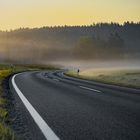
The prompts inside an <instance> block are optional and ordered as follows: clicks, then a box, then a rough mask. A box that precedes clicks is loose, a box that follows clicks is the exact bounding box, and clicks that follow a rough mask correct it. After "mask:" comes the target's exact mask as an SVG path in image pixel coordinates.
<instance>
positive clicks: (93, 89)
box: [79, 86, 101, 93]
mask: <svg viewBox="0 0 140 140" xmlns="http://www.w3.org/2000/svg"><path fill="white" fill-rule="evenodd" d="M79 87H80V88H83V89H87V90H91V91H95V92H100V93H101V91H100V90H97V89H93V88H89V87H84V86H79Z"/></svg>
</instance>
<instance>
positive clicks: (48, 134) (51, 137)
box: [12, 74, 59, 140]
mask: <svg viewBox="0 0 140 140" xmlns="http://www.w3.org/2000/svg"><path fill="white" fill-rule="evenodd" d="M17 75H18V74H16V75H14V76H13V77H12V85H13V87H14V89H15V91H16V92H17V94H18V96H19V97H20V99H21V101H22V102H23V104H24V105H25V107H26V109H27V110H28V111H29V113H30V114H31V116H32V118H33V120H34V121H35V123H36V124H37V126H38V127H39V128H40V130H41V131H42V133H43V135H44V136H45V138H46V139H47V140H59V138H58V137H57V136H56V134H55V133H54V132H53V131H52V129H51V128H50V127H49V126H48V124H47V123H46V122H45V121H44V119H43V118H42V117H41V116H40V115H39V113H38V112H37V111H36V110H35V108H34V107H33V106H32V105H31V104H30V102H29V101H28V100H27V99H26V97H25V96H24V95H23V93H22V92H21V91H20V89H19V88H18V87H17V85H16V83H15V77H16V76H17Z"/></svg>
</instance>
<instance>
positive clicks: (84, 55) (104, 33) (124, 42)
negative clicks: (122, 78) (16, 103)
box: [0, 0, 140, 67]
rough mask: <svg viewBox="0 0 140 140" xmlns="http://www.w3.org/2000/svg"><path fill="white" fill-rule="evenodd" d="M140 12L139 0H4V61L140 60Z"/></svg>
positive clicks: (0, 1) (0, 11)
mask: <svg viewBox="0 0 140 140" xmlns="http://www.w3.org/2000/svg"><path fill="white" fill-rule="evenodd" d="M139 13H140V1H139V0H24V1H23V0H12V1H11V0H0V29H1V31H0V63H9V64H13V63H23V64H24V63H39V64H48V63H51V64H61V65H64V64H65V65H67V66H76V67H80V65H81V64H82V63H83V64H84V66H86V65H88V66H92V65H95V64H97V65H99V63H100V64H101V66H104V64H103V63H105V64H107V66H108V67H109V65H111V64H113V63H114V64H116V65H118V64H121V65H123V66H125V65H127V66H130V63H131V65H132V64H133V65H135V66H139V60H140V22H139V21H140V14H139ZM126 21H133V22H126ZM107 62H109V63H107ZM96 67H97V66H96ZM112 67H113V66H112Z"/></svg>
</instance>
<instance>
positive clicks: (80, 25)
mask: <svg viewBox="0 0 140 140" xmlns="http://www.w3.org/2000/svg"><path fill="white" fill-rule="evenodd" d="M126 23H130V24H140V21H124V22H122V23H119V22H113V21H112V22H93V23H92V24H77V25H76V24H75V25H68V24H64V25H44V26H34V27H29V26H25V27H17V28H11V29H0V32H11V31H16V30H20V29H41V28H55V27H56V28H57V27H60V28H61V27H82V26H96V25H98V24H118V25H119V26H124V25H125V24H126Z"/></svg>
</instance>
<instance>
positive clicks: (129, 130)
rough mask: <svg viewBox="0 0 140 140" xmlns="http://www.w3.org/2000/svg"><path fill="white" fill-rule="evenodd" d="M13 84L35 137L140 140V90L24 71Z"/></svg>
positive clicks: (41, 138) (52, 139)
mask: <svg viewBox="0 0 140 140" xmlns="http://www.w3.org/2000/svg"><path fill="white" fill-rule="evenodd" d="M11 84H12V87H13V89H11V90H12V91H13V92H14V95H15V96H17V97H18V98H19V102H20V105H21V106H22V109H23V110H26V111H24V115H25V116H27V115H28V116H29V117H30V118H29V119H28V121H30V122H29V126H28V127H30V128H31V129H34V131H33V133H34V134H33V136H34V139H36V140H45V139H48V140H57V139H61V140H140V90H136V89H129V88H123V87H118V86H112V85H105V84H101V83H96V82H93V81H87V80H80V79H76V78H71V77H68V76H65V75H63V73H62V71H40V72H24V73H21V74H18V75H15V76H13V77H12V79H11Z"/></svg>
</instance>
